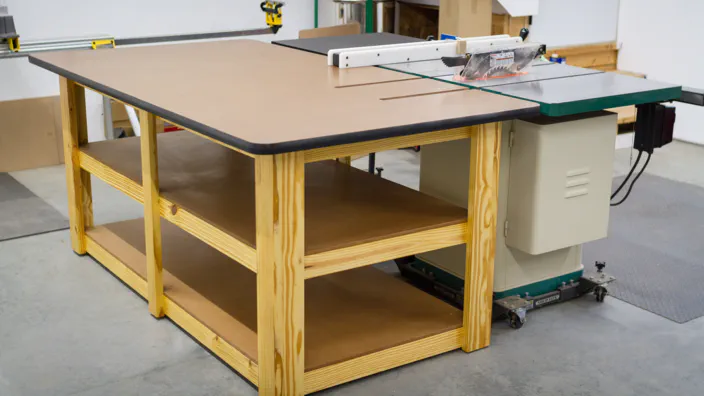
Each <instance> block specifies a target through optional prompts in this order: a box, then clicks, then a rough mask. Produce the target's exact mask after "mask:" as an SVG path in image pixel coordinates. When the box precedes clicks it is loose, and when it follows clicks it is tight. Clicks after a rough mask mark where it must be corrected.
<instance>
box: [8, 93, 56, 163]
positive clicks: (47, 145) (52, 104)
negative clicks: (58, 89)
mask: <svg viewBox="0 0 704 396" xmlns="http://www.w3.org/2000/svg"><path fill="white" fill-rule="evenodd" d="M61 142H62V139H61V113H60V105H59V98H58V97H57V96H51V97H45V98H33V99H22V100H12V101H5V102H0V172H12V171H17V170H22V169H32V168H39V167H43V166H50V165H57V164H60V163H62V162H63V147H62V145H61Z"/></svg>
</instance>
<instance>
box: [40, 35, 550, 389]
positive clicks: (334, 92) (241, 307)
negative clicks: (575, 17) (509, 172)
mask: <svg viewBox="0 0 704 396" xmlns="http://www.w3.org/2000/svg"><path fill="white" fill-rule="evenodd" d="M184 54H188V56H186V57H184V56H183V55H184ZM175 60H178V61H175ZM31 62H32V63H34V64H35V65H38V66H40V67H43V68H46V69H48V70H50V71H53V72H55V73H57V74H59V75H60V76H61V77H60V86H61V102H62V116H63V131H64V142H65V143H64V144H65V156H66V177H67V184H68V192H69V206H70V208H69V209H70V221H71V228H70V231H71V244H72V248H73V250H74V251H75V252H76V253H78V254H86V253H87V254H89V255H91V256H92V257H93V258H95V259H96V260H97V261H99V262H100V263H101V264H102V265H103V266H105V267H106V268H107V269H108V270H110V271H111V272H112V273H113V274H115V275H116V276H117V277H119V278H120V279H122V280H123V281H124V282H125V283H126V284H127V285H129V286H130V287H131V288H132V289H133V290H135V291H136V292H137V293H139V294H140V295H141V296H143V297H144V298H145V299H146V300H147V301H148V306H149V311H150V312H151V314H152V315H154V316H156V317H161V316H164V315H166V316H168V317H169V318H171V319H172V320H173V321H174V322H175V323H176V324H178V325H179V326H180V327H181V328H183V329H184V330H185V331H187V332H188V333H189V334H191V335H192V336H193V337H194V338H195V339H197V340H198V341H199V342H201V343H202V344H203V345H204V346H205V347H206V348H208V349H209V350H211V351H212V352H213V353H214V354H216V355H217V356H219V357H220V358H221V359H222V360H223V361H224V362H226V363H227V364H228V365H230V366H231V367H233V368H234V369H236V370H237V371H238V372H240V373H241V374H242V375H243V376H244V377H245V378H247V379H248V380H249V381H251V382H252V383H253V384H254V385H256V386H258V387H259V392H260V394H265V395H269V394H285V395H296V394H304V393H310V392H314V391H318V390H321V389H324V388H328V387H331V386H334V385H337V384H340V383H344V382H347V381H351V380H355V379H358V378H361V377H364V376H367V375H370V374H374V373H378V372H380V371H384V370H388V369H390V368H393V367H397V366H400V365H403V364H407V363H410V362H413V361H417V360H419V359H423V358H427V357H430V356H434V355H437V354H440V353H444V352H447V351H451V350H454V349H458V348H462V349H463V350H465V351H467V352H470V351H474V350H477V349H480V348H484V347H486V346H488V345H489V341H490V331H491V304H492V288H491V284H492V274H493V255H494V249H493V247H494V239H495V229H496V221H495V217H496V194H497V181H498V171H499V169H498V163H499V162H498V161H499V155H500V153H499V150H500V145H499V144H498V142H499V141H500V133H501V128H500V122H501V121H503V120H510V119H514V118H517V117H522V116H530V115H535V114H537V113H538V112H539V105H537V104H535V103H531V102H527V101H523V100H519V99H514V98H510V97H505V96H501V95H495V94H492V93H487V92H482V91H479V90H470V89H467V88H465V87H458V86H455V85H450V84H446V83H444V82H440V81H435V80H432V79H422V78H418V77H416V76H412V75H409V74H405V73H400V72H397V71H390V70H384V69H381V68H376V67H369V68H359V69H348V70H340V69H337V68H333V67H328V66H327V65H326V63H325V62H324V58H322V57H321V56H319V55H315V54H311V53H307V52H304V51H298V50H294V49H289V48H285V47H282V46H276V45H271V44H265V43H260V42H256V41H249V40H237V41H220V42H210V43H199V44H187V45H178V46H176V45H168V46H153V47H138V48H128V49H114V50H112V49H111V50H99V51H83V52H81V51H69V52H61V53H51V54H41V55H37V56H33V57H31ZM85 88H88V89H91V90H93V91H96V92H98V93H99V94H102V95H105V96H109V97H111V98H113V99H115V100H117V101H119V102H123V103H126V104H129V105H131V106H134V107H136V108H137V109H138V111H139V116H140V123H141V133H142V135H141V138H126V139H119V140H114V141H104V142H97V143H88V142H87V125H86V112H85ZM157 117H158V118H162V119H164V120H167V121H168V122H170V123H173V124H176V125H179V126H181V127H183V129H185V131H182V132H176V133H167V134H158V135H157V134H156V131H155V130H156V127H155V125H156V120H157ZM468 137H472V146H471V158H472V169H473V173H472V175H471V178H470V180H469V183H470V186H471V191H470V194H469V202H468V207H469V210H467V209H465V208H464V207H459V206H454V205H451V204H449V203H447V202H444V201H442V200H439V199H436V198H433V197H430V196H428V195H424V194H422V193H420V192H417V191H413V190H411V189H407V188H405V187H402V186H400V185H396V184H394V183H392V182H390V181H388V180H384V179H381V178H379V177H375V176H373V175H370V174H367V173H365V172H362V171H359V170H356V169H354V168H351V167H349V166H346V165H344V164H343V163H341V162H338V161H335V159H337V158H344V157H347V156H351V155H360V154H366V153H369V152H373V151H381V150H388V149H396V148H402V147H409V146H415V145H423V144H429V143H436V142H443V141H450V140H456V139H464V138H468ZM90 175H93V176H94V177H98V178H100V179H102V180H104V181H105V182H107V183H108V184H110V185H112V186H113V187H115V188H117V189H118V190H120V191H122V192H123V193H125V194H126V195H128V196H130V197H131V198H133V199H135V200H137V201H138V202H141V203H143V204H144V208H145V211H144V213H145V216H144V219H138V220H131V221H124V222H120V223H114V224H102V225H97V222H95V221H94V219H93V215H92V197H91V184H90ZM96 220H98V221H99V220H100V219H96ZM463 244H466V246H467V249H468V252H469V254H468V260H467V269H466V270H467V273H468V274H471V276H468V277H467V279H468V280H467V283H466V285H465V290H466V300H465V308H464V310H463V311H461V310H458V309H457V308H455V307H453V306H450V305H448V304H446V303H444V302H442V301H440V300H438V299H436V298H435V297H432V296H430V295H428V294H425V293H424V292H422V291H420V290H418V289H415V288H414V287H412V286H410V285H408V284H406V283H405V282H403V281H402V280H399V279H397V278H395V277H393V276H391V275H388V274H385V273H383V272H381V271H379V270H377V269H374V268H371V267H369V265H371V264H374V263H378V262H382V261H385V260H390V259H394V258H397V257H402V256H408V255H412V254H417V253H421V252H425V251H429V250H434V249H438V248H443V247H447V246H454V245H463Z"/></svg>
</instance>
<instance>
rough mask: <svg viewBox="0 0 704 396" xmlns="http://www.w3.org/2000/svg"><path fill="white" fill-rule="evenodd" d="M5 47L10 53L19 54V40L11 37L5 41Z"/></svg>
mask: <svg viewBox="0 0 704 396" xmlns="http://www.w3.org/2000/svg"><path fill="white" fill-rule="evenodd" d="M7 45H8V46H9V47H10V51H12V52H19V51H20V38H19V37H13V38H9V39H7Z"/></svg>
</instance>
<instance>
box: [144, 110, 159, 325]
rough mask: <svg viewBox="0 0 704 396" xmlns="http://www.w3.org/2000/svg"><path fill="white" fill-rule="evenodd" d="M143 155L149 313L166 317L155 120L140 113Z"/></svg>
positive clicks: (147, 113)
mask: <svg viewBox="0 0 704 396" xmlns="http://www.w3.org/2000/svg"><path fill="white" fill-rule="evenodd" d="M139 125H140V129H141V137H140V139H141V152H142V186H143V187H144V236H145V238H146V256H147V289H148V290H147V301H148V302H149V312H150V313H151V314H152V315H154V316H155V317H157V318H160V317H162V316H164V283H163V281H162V263H161V215H160V214H159V172H158V163H159V161H158V156H157V147H156V133H157V129H156V127H157V121H156V117H155V116H154V115H153V114H150V113H149V112H146V111H144V110H140V111H139Z"/></svg>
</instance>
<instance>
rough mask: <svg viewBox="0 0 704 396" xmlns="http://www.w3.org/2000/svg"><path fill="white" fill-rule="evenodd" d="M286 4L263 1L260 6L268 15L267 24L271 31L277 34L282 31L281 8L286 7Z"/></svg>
mask: <svg viewBox="0 0 704 396" xmlns="http://www.w3.org/2000/svg"><path fill="white" fill-rule="evenodd" d="M284 4H285V3H284V2H281V1H271V0H267V1H263V2H262V4H261V5H260V6H261V8H262V11H264V12H265V13H266V24H267V26H269V27H270V28H271V31H272V32H274V34H276V32H278V31H279V29H281V26H283V25H282V24H281V7H283V6H284Z"/></svg>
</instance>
